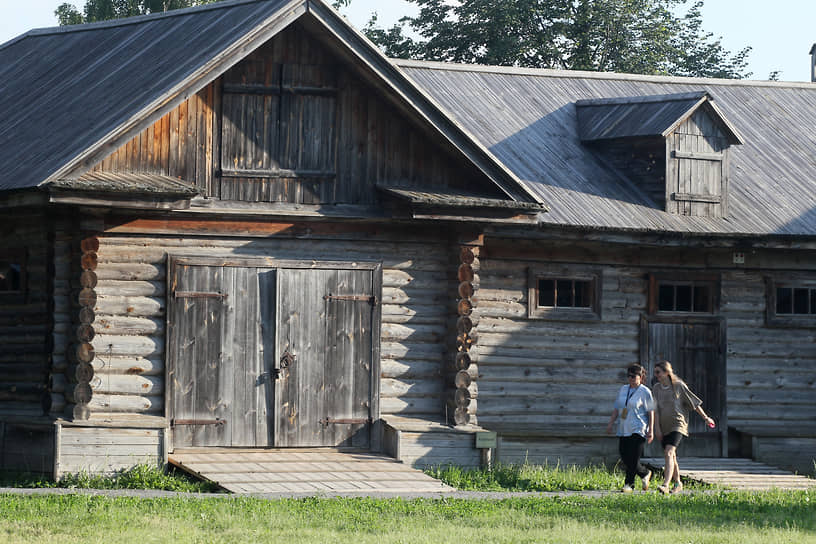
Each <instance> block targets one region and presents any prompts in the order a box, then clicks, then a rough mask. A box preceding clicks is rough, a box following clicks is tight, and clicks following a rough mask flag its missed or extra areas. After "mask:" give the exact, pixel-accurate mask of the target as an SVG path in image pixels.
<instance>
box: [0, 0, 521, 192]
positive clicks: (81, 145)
mask: <svg viewBox="0 0 816 544" xmlns="http://www.w3.org/2000/svg"><path fill="white" fill-rule="evenodd" d="M300 18H308V19H309V20H310V21H311V22H314V23H317V24H319V25H320V26H322V27H323V28H325V29H326V30H328V31H329V32H330V33H331V34H332V35H333V36H334V37H335V38H336V39H337V41H339V42H340V43H342V44H343V45H345V47H346V51H345V52H344V53H345V54H347V55H349V56H351V57H352V58H356V59H359V60H360V61H362V62H363V63H364V64H365V65H366V66H367V67H368V69H369V70H370V72H371V75H372V78H373V79H375V80H376V82H377V84H378V86H379V88H381V89H383V90H385V91H387V92H388V93H389V95H390V99H392V100H396V101H398V102H399V103H400V104H401V105H402V107H403V108H404V109H406V110H407V111H410V112H412V113H413V114H415V115H418V116H419V117H421V119H422V121H423V122H425V123H427V124H429V125H430V126H431V127H432V128H433V129H434V130H435V131H437V133H439V134H440V135H441V136H443V137H444V138H445V139H447V140H448V141H449V142H451V143H452V144H453V145H454V146H455V147H456V148H457V149H458V150H459V151H460V152H461V153H462V154H463V155H464V156H465V157H466V158H467V159H468V160H469V161H471V162H472V163H473V164H474V165H476V166H477V167H478V169H479V170H481V171H482V172H483V173H484V174H486V175H487V177H488V178H489V179H491V180H492V181H493V182H494V183H495V184H496V185H497V186H498V187H500V188H501V190H502V191H503V192H504V193H505V194H507V195H508V196H509V197H510V198H512V199H514V200H525V201H530V200H533V201H534V200H535V199H536V197H535V196H534V195H533V194H532V193H530V192H529V190H528V189H527V188H526V187H524V185H523V184H522V183H521V182H520V181H519V180H518V179H517V178H516V177H515V175H514V174H512V173H511V172H510V171H509V170H508V169H507V168H506V167H505V166H504V165H503V164H501V163H500V162H499V161H498V160H497V159H496V158H495V157H493V155H492V154H491V153H490V152H489V151H488V150H487V149H486V148H484V147H483V146H481V145H480V144H478V143H476V141H475V139H474V138H472V137H471V136H470V135H468V134H467V133H466V132H465V131H464V130H463V129H462V128H461V127H460V126H458V125H457V124H456V123H455V122H453V121H452V120H451V119H450V118H449V117H448V116H447V115H446V114H445V113H443V112H442V111H441V110H440V108H439V107H438V106H437V105H436V104H435V103H434V102H433V101H432V100H431V99H430V98H428V96H427V95H426V94H425V93H424V92H423V91H421V90H419V89H418V88H417V87H416V86H415V85H414V84H413V83H411V82H410V80H408V79H407V78H406V77H405V76H404V75H403V74H402V72H401V71H400V70H399V69H397V68H396V67H395V66H394V65H393V64H392V63H391V62H390V61H389V60H388V59H387V58H385V57H384V56H383V55H382V54H381V53H380V52H379V51H378V50H377V49H376V47H375V46H374V45H373V44H371V43H370V42H369V41H368V40H366V39H365V38H364V37H363V36H362V35H361V34H359V33H358V32H357V31H356V30H354V29H353V28H352V27H350V26H349V24H348V23H347V22H346V21H345V20H344V19H343V18H342V17H341V16H340V15H339V14H338V13H337V12H336V11H334V10H333V9H331V8H330V7H328V6H327V5H325V4H324V3H323V2H322V1H320V0H290V1H288V2H287V1H283V0H233V1H226V2H219V3H216V4H211V5H208V6H204V7H200V8H191V9H186V10H178V11H175V12H168V13H166V14H161V15H155V16H144V17H136V18H133V19H127V20H120V21H115V22H106V23H97V24H92V25H83V26H82V27H77V28H58V29H46V30H42V31H32V32H30V33H28V34H26V35H24V36H22V37H20V38H18V39H16V40H13V41H12V42H9V43H8V44H6V45H5V46H3V47H2V48H0V66H2V67H3V68H2V69H0V77H2V80H4V81H12V82H13V83H10V84H9V85H10V86H11V87H13V88H11V89H9V92H7V93H5V94H4V98H3V100H2V102H0V115H3V117H4V119H6V120H8V123H7V124H6V127H5V130H3V132H0V137H2V136H3V135H5V136H6V137H5V138H2V140H0V144H2V145H0V149H1V150H2V151H0V160H3V162H4V163H5V164H9V165H12V168H11V169H10V170H7V171H6V172H5V174H6V176H5V177H4V178H2V179H0V190H1V189H16V188H27V187H35V186H37V185H40V184H43V183H48V182H51V181H56V180H61V179H65V178H76V177H78V176H80V175H81V174H82V173H84V172H86V171H87V170H88V169H89V168H90V167H91V166H93V164H95V163H97V162H99V161H100V160H101V159H102V158H104V157H105V156H106V155H107V154H108V153H110V152H111V150H112V149H115V148H117V147H119V146H121V145H124V144H125V143H126V142H127V141H128V140H129V139H131V138H132V137H133V136H135V135H136V134H138V133H139V131H141V130H142V129H143V128H145V127H146V126H149V125H150V124H151V123H152V122H154V121H155V120H156V119H158V118H160V117H161V116H162V115H164V114H165V113H167V112H168V111H170V110H172V109H173V108H174V107H176V106H177V105H178V104H180V103H182V102H183V101H184V100H186V99H187V98H189V97H190V96H192V95H193V94H195V93H196V92H198V91H199V90H200V89H202V88H203V87H204V86H205V85H207V84H208V83H210V82H212V81H213V80H214V79H216V78H217V77H218V76H220V75H221V74H223V73H224V72H225V71H226V70H227V69H229V68H230V67H231V66H233V65H234V64H236V63H237V62H239V61H240V60H241V59H242V58H244V57H245V56H246V54H247V53H248V52H249V51H252V50H254V49H255V48H257V47H259V46H260V45H261V44H262V43H264V42H265V41H267V40H269V39H270V38H271V37H272V36H274V35H276V34H277V33H278V32H280V31H281V30H282V29H283V28H285V27H287V26H288V25H289V24H291V23H292V22H293V21H295V20H297V19H300ZM45 51H48V52H49V53H51V54H50V55H48V56H45V55H43V53H44V52H45ZM76 51H82V52H83V54H76ZM63 57H64V58H63ZM35 58H37V59H39V61H38V62H34V61H32V59H35ZM42 58H48V59H54V60H53V65H51V64H49V63H46V62H42ZM31 88H34V89H36V90H35V92H33V93H31V94H30V95H28V96H27V95H26V91H27V90H28V89H31ZM78 112H81V114H79V113H78ZM32 142H37V145H31V144H32Z"/></svg>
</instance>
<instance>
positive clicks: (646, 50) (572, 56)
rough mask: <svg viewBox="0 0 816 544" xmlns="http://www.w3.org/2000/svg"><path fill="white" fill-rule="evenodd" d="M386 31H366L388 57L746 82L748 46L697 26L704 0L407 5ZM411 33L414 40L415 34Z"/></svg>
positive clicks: (432, 1) (470, 0)
mask: <svg viewBox="0 0 816 544" xmlns="http://www.w3.org/2000/svg"><path fill="white" fill-rule="evenodd" d="M408 1H409V2H411V3H413V4H416V5H417V6H418V7H419V13H418V15H416V16H415V17H403V18H402V19H401V20H400V22H399V23H398V24H396V25H394V26H392V27H391V28H388V29H385V28H380V27H379V26H378V25H377V17H376V14H375V15H373V16H372V18H371V20H370V21H369V23H368V25H367V26H366V28H365V33H366V34H367V35H368V37H369V39H371V40H372V41H373V42H374V43H376V44H377V45H379V46H380V47H381V48H382V49H383V50H384V51H385V53H386V54H387V55H389V56H393V57H398V58H414V59H424V60H439V61H449V62H463V63H476V64H492V65H503V66H524V67H534V68H560V69H569V70H592V71H610V72H625V73H639V74H671V75H680V76H694V77H722V78H741V77H747V76H749V75H750V73H747V72H746V66H747V64H748V61H747V56H748V53H749V52H750V49H751V48H750V47H746V48H745V49H742V50H741V51H738V52H737V53H731V52H729V51H727V50H725V49H724V48H723V46H722V44H721V41H720V39H719V38H715V37H714V36H713V34H711V33H709V32H705V31H704V30H703V28H702V14H701V8H702V6H703V0H696V1H694V3H693V4H692V5H691V6H690V7H689V8H688V10H687V11H686V12H685V14H682V15H677V12H678V11H679V10H680V8H681V7H683V6H684V5H685V4H686V3H687V0H461V1H459V2H451V1H450V0H408ZM414 36H415V37H414Z"/></svg>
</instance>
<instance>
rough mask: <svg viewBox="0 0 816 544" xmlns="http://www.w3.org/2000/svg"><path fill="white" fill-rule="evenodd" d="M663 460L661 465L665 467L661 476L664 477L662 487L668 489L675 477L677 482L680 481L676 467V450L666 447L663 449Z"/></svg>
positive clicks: (672, 447)
mask: <svg viewBox="0 0 816 544" xmlns="http://www.w3.org/2000/svg"><path fill="white" fill-rule="evenodd" d="M663 460H664V462H665V464H664V465H663V466H664V467H665V468H664V469H663V472H664V474H663V476H664V477H665V481H664V483H663V485H665V486H666V487H668V486H669V484H671V482H672V481H673V480H674V479H675V477H676V478H677V480H679V479H680V469H679V467H678V466H677V448H676V447H675V446H666V447H665V448H664V449H663ZM675 475H676V476H675Z"/></svg>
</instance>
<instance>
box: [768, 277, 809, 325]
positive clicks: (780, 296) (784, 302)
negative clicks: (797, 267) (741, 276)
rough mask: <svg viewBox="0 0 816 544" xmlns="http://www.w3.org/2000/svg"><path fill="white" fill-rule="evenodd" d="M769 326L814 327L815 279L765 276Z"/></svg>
mask: <svg viewBox="0 0 816 544" xmlns="http://www.w3.org/2000/svg"><path fill="white" fill-rule="evenodd" d="M766 283H767V299H768V300H767V310H766V321H767V324H768V325H769V326H789V327H816V279H814V280H810V279H805V278H801V279H794V278H791V279H789V280H784V279H775V278H767V280H766Z"/></svg>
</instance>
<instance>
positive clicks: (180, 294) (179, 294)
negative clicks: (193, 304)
mask: <svg viewBox="0 0 816 544" xmlns="http://www.w3.org/2000/svg"><path fill="white" fill-rule="evenodd" d="M173 296H174V297H176V298H221V299H224V298H227V294H226V293H206V292H202V291H174V292H173Z"/></svg>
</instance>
